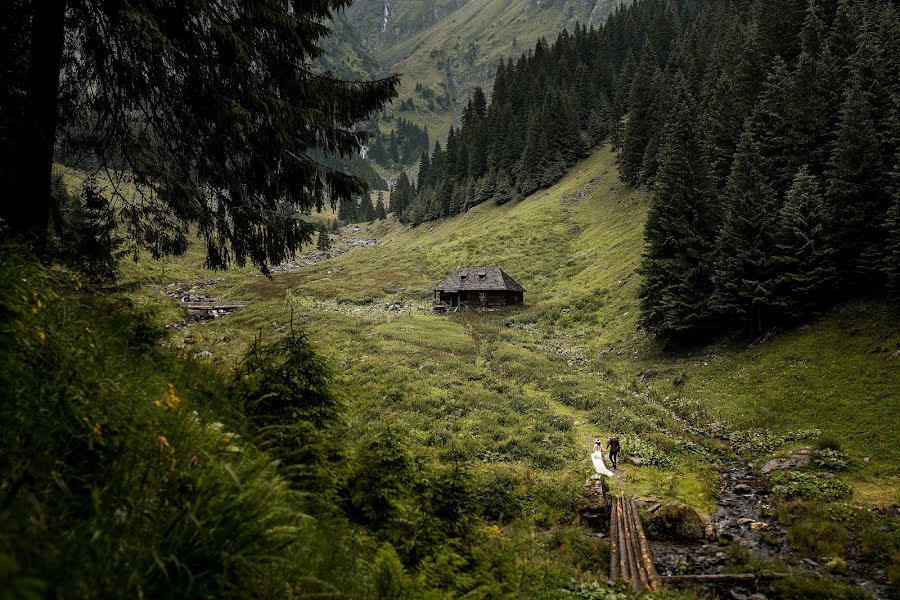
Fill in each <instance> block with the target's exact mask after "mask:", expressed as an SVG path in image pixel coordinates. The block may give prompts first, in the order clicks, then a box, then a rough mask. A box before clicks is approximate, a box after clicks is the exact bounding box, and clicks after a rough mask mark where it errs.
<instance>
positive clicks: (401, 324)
mask: <svg viewBox="0 0 900 600" xmlns="http://www.w3.org/2000/svg"><path fill="white" fill-rule="evenodd" d="M646 210H647V198H646V195H645V193H644V192H642V191H640V190H636V189H633V188H629V187H627V186H624V185H623V184H622V183H621V182H620V181H619V179H618V174H617V171H616V164H615V158H614V154H613V153H612V152H611V150H610V149H609V148H608V147H605V148H602V149H600V150H598V151H597V152H595V153H594V154H593V155H592V156H591V157H590V158H588V159H587V160H585V161H583V162H581V163H579V164H578V165H577V166H576V167H575V168H573V169H572V170H571V171H570V172H569V174H568V175H567V176H566V177H565V178H564V179H563V180H562V181H560V182H559V183H558V184H556V185H554V186H553V187H551V188H549V189H548V190H545V191H542V192H539V193H537V194H534V195H532V196H530V197H528V198H526V199H524V200H522V201H521V202H518V203H511V204H506V205H503V206H499V207H498V206H495V205H493V204H484V205H479V206H477V207H475V208H473V209H472V210H470V211H469V212H467V213H465V214H463V215H460V216H458V217H455V218H452V219H447V220H445V221H441V222H438V223H435V224H434V225H433V226H430V227H429V226H420V227H415V228H404V227H398V226H397V224H396V222H394V221H393V220H391V221H390V222H380V223H376V224H375V225H372V226H369V229H368V230H364V231H362V232H356V233H352V234H350V235H351V236H352V237H361V236H367V235H368V236H372V237H376V236H377V237H383V242H382V244H380V245H379V246H376V247H373V248H365V249H361V250H357V251H354V252H351V253H349V254H346V255H343V256H341V257H340V258H337V259H335V260H329V261H325V262H322V263H319V264H317V265H314V266H311V267H307V268H304V269H301V270H298V271H295V272H293V273H287V274H280V275H276V276H275V277H274V279H273V280H271V281H269V280H264V279H261V278H259V277H258V276H257V275H255V274H254V273H253V272H252V271H249V270H244V271H233V272H229V273H227V274H225V276H224V277H225V278H224V280H223V281H222V282H221V283H220V284H218V285H217V286H215V287H214V288H213V290H214V291H216V290H218V293H220V294H223V295H226V296H230V297H236V298H244V299H248V300H251V301H253V302H254V303H253V304H252V305H251V306H250V307H248V308H247V309H244V310H242V311H241V312H239V313H236V314H235V315H234V317H233V320H232V321H230V322H229V321H222V322H221V324H220V323H216V326H217V327H218V326H221V327H222V328H225V330H227V331H228V334H227V335H226V336H225V337H226V338H227V339H228V341H227V342H224V343H221V342H215V341H214V342H212V344H211V345H210V347H209V348H210V350H211V351H213V352H214V353H215V354H221V353H223V352H224V353H233V351H234V350H233V346H235V345H238V346H240V345H241V344H243V343H245V342H246V341H247V338H245V337H244V336H243V335H242V334H241V330H242V329H244V328H245V327H247V326H248V325H250V324H251V323H256V322H259V320H260V319H264V320H266V321H268V320H270V319H272V318H275V315H279V314H280V315H282V316H283V317H284V316H286V314H287V313H286V312H285V311H286V310H288V309H287V308H286V305H285V304H284V298H285V294H288V296H289V297H290V298H292V299H293V301H294V302H298V303H299V304H300V305H302V306H304V307H307V308H304V310H308V311H309V321H308V323H309V325H310V326H311V327H313V328H314V329H315V331H316V332H317V333H320V334H321V335H322V336H323V339H327V340H329V343H328V344H327V345H328V346H332V344H334V346H333V348H338V346H340V344H338V341H339V338H340V337H341V336H342V335H343V334H342V333H341V332H344V331H346V330H345V327H346V326H347V325H349V324H350V323H351V322H352V323H353V325H352V327H351V329H358V328H360V327H362V328H364V329H366V330H370V331H372V332H375V333H374V334H375V336H376V337H377V338H383V337H385V336H386V337H387V339H391V340H393V342H392V343H398V342H399V343H402V344H413V346H415V347H421V345H422V344H426V345H428V344H431V343H434V344H436V347H441V348H442V347H443V346H444V344H445V343H449V341H450V340H452V339H455V338H456V337H457V336H462V339H465V337H466V331H467V327H466V325H465V323H459V322H456V321H454V320H452V319H450V320H448V319H447V318H445V317H434V316H430V315H427V314H416V316H415V318H413V319H412V320H411V321H407V320H396V319H395V318H393V317H392V316H391V315H390V314H389V313H386V312H384V310H385V308H386V307H387V306H389V305H391V304H395V303H397V304H401V305H404V304H406V305H409V304H412V305H422V306H427V303H428V301H429V298H430V292H429V291H428V290H429V287H430V285H431V284H432V283H434V282H435V281H438V280H439V279H440V278H442V277H443V276H444V275H446V274H447V273H448V272H451V271H453V270H455V269H456V268H458V267H460V266H465V265H475V264H498V265H500V266H501V267H502V268H503V269H504V270H506V271H507V272H509V273H510V274H511V275H512V276H513V277H515V278H516V280H518V281H519V282H520V283H522V284H523V285H524V286H525V288H526V290H527V292H526V296H525V299H526V305H527V306H526V307H525V308H523V309H521V310H516V311H510V312H509V313H506V314H503V313H500V314H498V315H497V316H496V317H491V318H492V319H496V320H497V321H499V322H500V323H502V324H504V325H505V329H504V330H502V334H501V339H502V343H501V349H502V351H498V352H496V353H495V354H494V358H493V360H496V361H498V365H502V367H501V368H503V369H513V370H517V369H519V368H525V366H524V365H530V364H535V362H534V361H538V360H539V357H540V356H541V355H542V354H543V353H544V352H546V351H547V350H550V351H552V353H553V354H554V355H556V356H558V357H559V358H561V359H562V362H561V363H558V362H554V363H553V366H552V368H551V369H552V373H553V374H552V377H551V378H552V379H553V380H554V381H556V382H555V383H547V382H540V381H531V382H530V383H529V384H528V385H530V386H536V387H537V389H545V390H547V391H548V392H549V393H550V395H551V397H554V398H556V399H558V400H561V401H562V402H564V403H568V404H571V405H572V406H574V407H576V408H578V409H581V410H584V411H586V412H587V414H589V415H593V417H592V418H593V419H595V420H596V422H608V423H612V424H616V423H617V424H618V425H617V426H618V427H621V428H622V430H623V431H632V432H633V433H636V432H640V431H643V432H644V433H643V434H642V435H646V436H649V438H650V439H653V437H654V434H653V433H651V432H652V431H653V429H654V425H653V422H654V421H653V419H655V418H656V417H653V416H652V415H653V414H654V412H656V411H657V410H661V411H663V413H665V412H666V411H669V410H675V409H676V407H678V406H681V404H682V403H684V404H685V406H687V405H690V406H699V407H701V408H702V413H703V415H700V414H699V413H698V414H697V415H693V417H692V418H696V419H709V420H711V421H717V420H722V421H724V422H726V423H729V426H730V427H733V428H735V429H736V430H740V431H748V430H751V429H754V428H762V429H764V430H768V431H770V432H772V434H779V433H780V434H783V433H786V432H788V431H789V430H792V429H806V428H819V429H821V430H822V432H823V433H824V434H826V435H828V436H833V437H836V438H840V439H841V440H842V443H843V445H844V448H845V450H846V451H847V452H848V453H849V454H850V456H851V457H852V459H853V460H854V466H855V468H854V470H853V472H852V480H853V481H855V482H856V484H857V486H858V487H857V492H858V493H859V494H860V498H861V499H866V498H868V499H869V500H871V501H879V502H880V501H883V500H885V499H892V501H896V500H898V499H900V498H898V497H897V490H898V489H900V487H898V486H897V485H893V486H892V485H889V484H888V482H894V483H895V484H897V483H900V468H898V466H897V464H898V462H897V461H898V460H900V455H898V452H897V448H895V447H893V445H892V443H891V441H892V439H893V438H892V436H891V434H890V432H889V431H887V430H885V427H886V426H887V425H886V424H887V423H891V422H897V421H898V420H900V403H897V402H896V390H897V389H900V360H898V358H897V352H898V350H900V334H898V332H900V315H898V314H897V313H896V310H895V309H891V308H890V307H889V306H888V305H884V304H882V303H880V302H879V301H876V300H870V301H860V302H857V303H852V304H848V305H844V306H842V307H839V308H837V309H835V310H834V311H832V312H830V313H829V314H827V315H825V316H823V317H822V318H821V319H819V320H818V321H815V322H812V323H810V324H808V325H806V326H804V327H802V328H800V329H799V330H796V331H793V332H790V333H785V334H782V335H779V336H776V337H775V338H774V339H772V340H770V341H766V342H762V343H759V344H756V345H754V346H753V347H750V348H748V347H747V346H746V343H745V342H742V341H741V340H736V341H734V342H729V341H723V342H719V343H717V344H714V345H712V346H709V347H706V348H703V349H699V350H696V351H694V352H691V353H689V354H685V355H677V354H676V355H672V354H670V353H666V352H664V351H663V350H662V349H661V348H660V347H659V345H658V343H657V342H656V341H655V340H654V339H653V338H652V336H649V335H647V334H646V333H645V332H643V331H641V330H639V329H638V327H637V317H638V301H637V287H638V280H639V277H638V275H637V273H636V269H637V267H638V265H639V263H640V255H641V252H642V250H643V238H642V232H643V224H644V220H645V218H646ZM195 260H196V262H195V266H193V267H189V266H188V265H186V264H185V263H184V262H182V261H176V263H177V264H179V265H181V266H180V267H176V268H177V269H181V268H187V271H185V272H184V273H185V274H184V276H185V277H187V276H188V275H187V274H188V273H190V272H192V271H193V270H194V269H195V268H196V266H197V265H199V264H200V260H199V257H198V258H197V259H195ZM175 272H176V273H177V272H178V271H177V270H176V271H175ZM171 273H172V271H169V275H168V277H169V278H171V277H172V276H173V275H172V274H171ZM145 276H146V272H145V271H142V273H141V277H145ZM353 307H359V309H358V310H356V309H354V308H353ZM320 319H322V323H328V324H329V325H328V326H327V327H326V328H325V329H320V328H319V322H320ZM385 319H386V320H385ZM344 320H347V323H346V324H344V325H341V326H340V327H337V329H336V330H333V331H329V330H328V327H334V326H335V323H336V322H340V321H344ZM409 327H411V329H409V330H407V328H409ZM214 329H215V328H214ZM848 331H849V332H851V334H850V335H848V334H847V333H846V332H848ZM434 336H436V337H434ZM215 338H216V336H215V335H213V336H212V337H211V338H210V339H211V340H214V339H215ZM432 339H433V340H434V341H433V342H429V341H426V340H432ZM454 343H456V342H454ZM462 343H463V344H464V342H462ZM335 351H336V354H335V355H334V356H333V358H335V360H340V361H344V360H346V359H347V357H346V356H344V355H343V354H342V353H343V351H342V350H335ZM375 353H376V354H377V352H375ZM367 354H369V355H370V356H371V355H373V353H372V352H371V351H370V352H367ZM540 360H541V361H542V360H544V359H540ZM440 362H441V361H440V360H439V359H438V360H437V362H436V363H435V367H436V368H438V369H440V367H439V365H440ZM517 362H521V365H517V364H516V363H517ZM383 367H384V369H386V370H385V371H384V372H380V369H381V367H376V368H375V371H374V372H371V373H370V375H369V376H370V377H372V378H373V379H375V380H380V378H382V377H384V378H387V379H391V378H392V377H394V375H393V374H392V373H393V371H392V370H393V369H395V368H396V367H397V364H396V363H391V364H385V365H383ZM647 373H650V375H649V376H647V375H646V374H647ZM641 374H644V376H643V377H639V375H641ZM438 376H442V377H449V378H450V380H452V379H453V374H452V373H449V374H448V373H444V374H443V375H440V374H435V377H438ZM557 380H564V381H566V383H565V384H564V385H563V384H558V381H557ZM548 386H549V388H548ZM557 386H558V387H557ZM625 389H629V390H634V391H635V394H636V396H635V397H636V398H637V400H635V399H634V398H631V396H630V393H629V395H628V396H624V395H623V393H622V392H623V390H625ZM673 399H674V400H673ZM670 401H671V402H670ZM673 402H674V404H673ZM823 409H824V410H823ZM648 411H649V412H648ZM670 425H671V423H670ZM614 426H615V425H614ZM672 426H673V427H674V425H672ZM675 429H677V427H675ZM662 437H663V438H666V434H663V435H662ZM655 443H657V444H662V443H663V441H662V439H660V440H657V442H655ZM866 457H868V461H864V460H863V459H864V458H866ZM692 477H693V476H692Z"/></svg>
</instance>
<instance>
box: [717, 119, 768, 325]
mask: <svg viewBox="0 0 900 600" xmlns="http://www.w3.org/2000/svg"><path fill="white" fill-rule="evenodd" d="M762 164H763V160H762V156H761V155H760V149H759V144H757V142H756V140H755V139H754V138H753V134H752V133H751V132H750V131H746V132H744V134H743V135H742V136H741V142H740V145H739V146H738V151H737V154H736V155H735V158H734V166H733V167H732V170H731V176H730V177H729V178H728V184H727V185H726V187H725V195H724V202H725V214H724V220H723V224H722V229H721V231H720V233H719V239H718V242H717V254H718V257H717V261H716V271H715V275H714V276H713V282H714V283H715V293H714V294H713V306H714V307H715V308H716V310H717V311H718V312H719V313H721V314H722V315H723V316H724V317H726V318H728V319H733V320H734V321H735V322H737V323H742V324H743V325H744V326H745V327H746V330H747V332H748V333H749V335H750V336H751V337H756V336H758V335H760V334H761V333H762V332H764V331H765V330H766V328H768V326H769V325H770V323H769V318H770V316H771V307H772V305H773V302H774V264H773V258H772V251H773V248H774V239H773V237H774V233H775V223H776V221H777V217H778V203H777V201H776V198H775V194H774V192H773V191H772V187H771V185H769V183H768V181H767V178H766V174H765V172H764V171H763V170H762V169H761V165H762Z"/></svg>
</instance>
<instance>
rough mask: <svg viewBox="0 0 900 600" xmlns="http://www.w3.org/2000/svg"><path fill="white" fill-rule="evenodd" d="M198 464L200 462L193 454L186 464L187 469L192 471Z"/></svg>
mask: <svg viewBox="0 0 900 600" xmlns="http://www.w3.org/2000/svg"><path fill="white" fill-rule="evenodd" d="M198 462H200V459H199V458H198V457H197V455H196V454H194V455H193V456H191V460H190V461H189V462H188V467H189V468H191V469H193V468H194V467H196V466H197V463H198Z"/></svg>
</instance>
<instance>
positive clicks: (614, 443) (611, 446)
mask: <svg viewBox="0 0 900 600" xmlns="http://www.w3.org/2000/svg"><path fill="white" fill-rule="evenodd" d="M619 447H620V446H619V438H617V437H616V436H615V435H613V436H612V437H611V438H609V443H608V444H607V445H606V450H607V452H609V460H611V461H612V467H613V469H616V468H618V466H619Z"/></svg>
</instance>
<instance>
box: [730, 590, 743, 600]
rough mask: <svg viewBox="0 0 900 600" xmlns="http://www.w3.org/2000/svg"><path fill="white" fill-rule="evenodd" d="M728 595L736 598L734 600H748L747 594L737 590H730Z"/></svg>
mask: <svg viewBox="0 0 900 600" xmlns="http://www.w3.org/2000/svg"><path fill="white" fill-rule="evenodd" d="M728 596H729V597H731V598H734V600H747V595H746V594H742V593H740V592H739V591H737V590H729V591H728Z"/></svg>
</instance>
